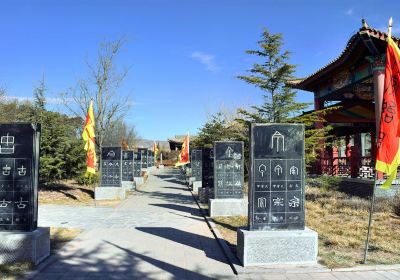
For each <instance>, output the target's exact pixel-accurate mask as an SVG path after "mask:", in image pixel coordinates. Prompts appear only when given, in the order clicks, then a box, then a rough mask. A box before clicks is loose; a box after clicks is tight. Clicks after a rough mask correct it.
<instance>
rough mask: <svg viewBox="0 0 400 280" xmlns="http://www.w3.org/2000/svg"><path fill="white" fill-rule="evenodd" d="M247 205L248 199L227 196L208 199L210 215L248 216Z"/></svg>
mask: <svg viewBox="0 0 400 280" xmlns="http://www.w3.org/2000/svg"><path fill="white" fill-rule="evenodd" d="M247 205H248V200H247V199H236V198H225V199H210V200H209V201H208V209H209V213H210V217H218V216H247V212H248V206H247Z"/></svg>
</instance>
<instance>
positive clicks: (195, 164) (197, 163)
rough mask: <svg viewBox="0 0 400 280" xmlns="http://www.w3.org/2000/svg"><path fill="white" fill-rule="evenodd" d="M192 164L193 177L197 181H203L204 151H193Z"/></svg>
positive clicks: (191, 154) (191, 153)
mask: <svg viewBox="0 0 400 280" xmlns="http://www.w3.org/2000/svg"><path fill="white" fill-rule="evenodd" d="M190 163H191V165H192V177H194V178H195V179H194V180H195V181H201V174H202V151H201V150H199V149H195V150H191V152H190Z"/></svg>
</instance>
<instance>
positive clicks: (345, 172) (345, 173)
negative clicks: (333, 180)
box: [319, 156, 374, 178]
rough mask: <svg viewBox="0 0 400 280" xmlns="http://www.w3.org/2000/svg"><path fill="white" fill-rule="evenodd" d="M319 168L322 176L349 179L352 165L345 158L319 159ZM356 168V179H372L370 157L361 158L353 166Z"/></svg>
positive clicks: (372, 172)
mask: <svg viewBox="0 0 400 280" xmlns="http://www.w3.org/2000/svg"><path fill="white" fill-rule="evenodd" d="M319 163H320V168H321V173H322V174H327V175H331V176H340V177H350V176H351V171H352V165H351V162H350V159H349V158H347V157H326V156H325V157H322V158H320V161H319ZM353 168H358V171H357V172H358V177H363V178H373V176H374V168H373V161H372V158H371V157H361V159H360V162H359V163H358V164H357V165H354V167H353Z"/></svg>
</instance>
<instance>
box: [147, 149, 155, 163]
mask: <svg viewBox="0 0 400 280" xmlns="http://www.w3.org/2000/svg"><path fill="white" fill-rule="evenodd" d="M147 165H148V166H149V167H152V166H154V153H153V151H150V150H149V160H148V163H147Z"/></svg>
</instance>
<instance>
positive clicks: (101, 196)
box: [94, 187, 126, 200]
mask: <svg viewBox="0 0 400 280" xmlns="http://www.w3.org/2000/svg"><path fill="white" fill-rule="evenodd" d="M125 197H126V191H125V189H124V188H123V187H96V188H94V199H95V200H109V199H113V200H115V199H121V200H123V199H125Z"/></svg>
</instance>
